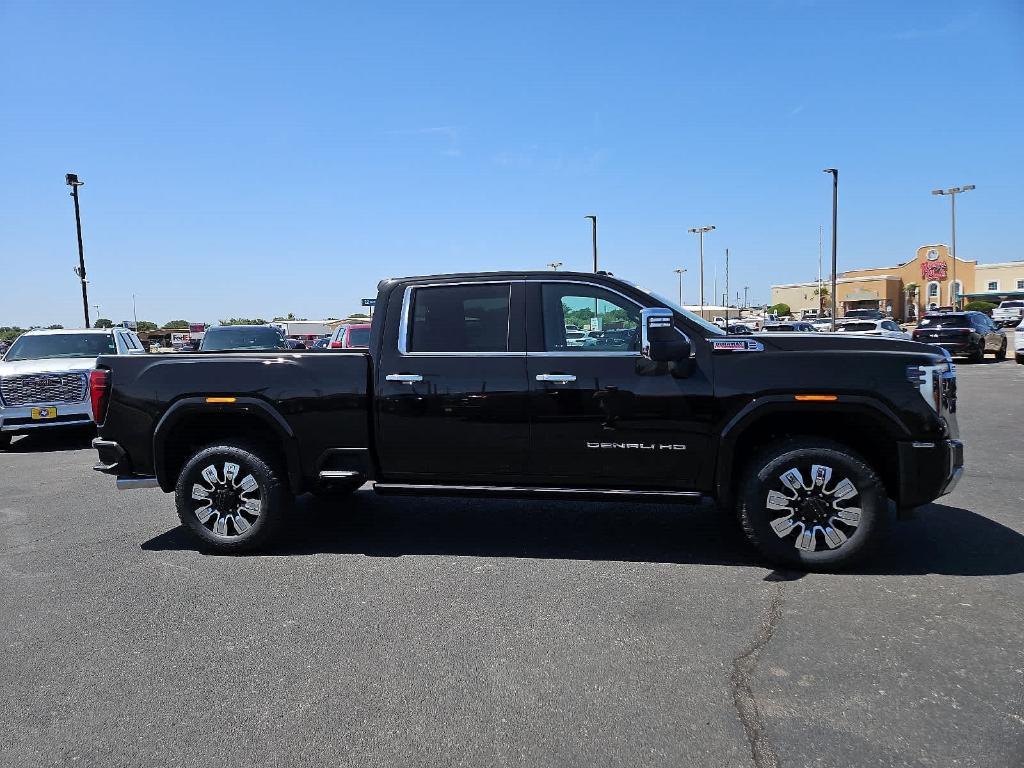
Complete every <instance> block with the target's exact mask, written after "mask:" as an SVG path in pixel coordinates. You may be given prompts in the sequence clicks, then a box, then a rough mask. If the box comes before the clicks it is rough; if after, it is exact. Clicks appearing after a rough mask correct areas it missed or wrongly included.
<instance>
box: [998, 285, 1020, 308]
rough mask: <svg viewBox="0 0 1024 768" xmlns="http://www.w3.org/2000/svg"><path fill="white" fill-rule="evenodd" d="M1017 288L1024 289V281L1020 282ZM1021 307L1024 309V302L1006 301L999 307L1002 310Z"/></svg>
mask: <svg viewBox="0 0 1024 768" xmlns="http://www.w3.org/2000/svg"><path fill="white" fill-rule="evenodd" d="M1017 287H1018V288H1024V280H1018V281H1017ZM1019 307H1024V301H1004V302H1003V303H1002V304H1000V305H999V308H1000V309H1015V308H1019Z"/></svg>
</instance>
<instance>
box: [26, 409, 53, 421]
mask: <svg viewBox="0 0 1024 768" xmlns="http://www.w3.org/2000/svg"><path fill="white" fill-rule="evenodd" d="M56 418H57V409H56V408H33V409H32V420H33V421H45V420H46V419H56Z"/></svg>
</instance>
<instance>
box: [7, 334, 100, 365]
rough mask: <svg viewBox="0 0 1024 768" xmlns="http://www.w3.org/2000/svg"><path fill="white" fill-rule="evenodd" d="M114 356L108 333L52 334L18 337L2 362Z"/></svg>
mask: <svg viewBox="0 0 1024 768" xmlns="http://www.w3.org/2000/svg"><path fill="white" fill-rule="evenodd" d="M116 354H117V348H116V347H115V346H114V337H113V335H111V334H109V333H54V334H46V335H43V336H22V337H20V338H19V339H18V340H17V341H16V342H14V344H13V345H12V346H11V348H10V350H8V352H7V356H6V357H5V358H4V360H7V361H8V362H12V361H14V360H51V359H53V358H58V357H99V356H100V355H116Z"/></svg>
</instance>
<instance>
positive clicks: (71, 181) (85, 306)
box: [64, 173, 89, 328]
mask: <svg viewBox="0 0 1024 768" xmlns="http://www.w3.org/2000/svg"><path fill="white" fill-rule="evenodd" d="M64 183H65V184H67V185H68V186H69V187H71V197H72V198H73V199H74V201H75V229H76V230H77V231H78V266H77V267H76V268H75V274H76V275H78V279H79V280H81V281H82V311H83V312H84V313H85V327H86V328H88V327H89V289H88V287H87V283H86V280H85V247H84V246H83V245H82V212H81V210H79V207H78V188H79V187H80V186H82V185H83V184H85V182H84V181H79V180H78V174H75V173H66V174H64Z"/></svg>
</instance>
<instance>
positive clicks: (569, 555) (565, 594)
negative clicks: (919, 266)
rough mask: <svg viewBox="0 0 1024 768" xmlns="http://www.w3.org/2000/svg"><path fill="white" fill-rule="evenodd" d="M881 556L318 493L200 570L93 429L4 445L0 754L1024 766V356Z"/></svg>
mask: <svg viewBox="0 0 1024 768" xmlns="http://www.w3.org/2000/svg"><path fill="white" fill-rule="evenodd" d="M958 370H959V373H960V409H959V417H960V425H961V431H962V433H963V436H964V438H965V441H966V443H967V462H968V468H967V473H966V476H965V477H964V479H963V481H962V482H961V484H960V486H959V487H958V488H957V489H956V491H954V493H952V494H950V495H949V496H946V497H944V498H942V499H941V500H940V501H939V503H936V504H932V505H930V506H929V507H927V508H925V509H923V510H922V511H921V512H920V513H919V514H918V516H917V517H916V518H915V519H913V520H911V521H907V522H901V523H896V522H895V521H894V522H893V525H892V528H891V530H890V533H889V536H888V537H887V539H886V541H885V542H884V545H883V546H882V547H881V551H880V552H879V554H878V556H877V557H876V558H874V559H873V560H872V561H871V562H870V563H866V564H865V565H864V566H863V567H862V568H860V569H859V570H857V571H856V572H854V573H847V574H842V575H819V574H799V573H788V572H776V571H773V570H771V569H769V568H766V567H763V566H762V565H761V564H759V563H758V562H757V561H756V559H755V558H754V555H753V553H752V551H751V550H750V549H749V548H748V547H747V546H746V544H745V543H744V542H743V540H742V539H741V537H740V536H739V534H738V533H737V531H736V529H735V527H734V526H733V525H732V524H731V523H730V522H729V521H728V520H725V519H723V518H722V517H721V516H719V515H717V514H716V513H715V512H714V511H713V510H710V509H708V508H685V507H684V508H677V507H671V506H667V505H641V506H634V505H631V504H626V503H615V504H593V503H552V502H542V503H539V504H538V503H535V502H519V501H515V502H513V501H508V502H485V501H477V500H471V499H408V498H404V499H403V498H385V497H376V496H374V495H373V494H372V493H371V492H368V491H361V492H360V493H358V494H357V495H356V497H355V498H354V499H352V500H350V501H347V502H344V503H341V504H334V505H331V504H326V503H324V502H322V501H319V500H315V499H312V498H311V497H305V498H303V499H302V500H300V502H299V505H298V509H297V512H296V523H295V525H294V526H293V527H292V529H291V530H290V531H289V533H288V535H287V537H286V539H285V541H284V543H283V544H282V545H281V547H280V548H279V549H278V550H276V551H275V552H274V553H273V554H270V555H265V556H259V557H217V556H206V555H202V554H199V553H198V552H196V551H195V550H194V549H193V547H192V544H191V542H190V541H189V539H188V538H187V537H185V536H184V535H183V534H182V532H181V531H180V530H179V529H178V528H177V527H176V517H175V516H174V511H173V505H172V500H171V497H169V496H165V495H163V494H161V493H159V492H156V491H137V492H131V493H116V492H115V491H114V489H113V484H112V482H111V481H110V479H109V478H106V477H103V476H100V475H97V474H96V473H94V472H92V471H90V466H91V464H92V462H93V459H94V457H93V454H92V452H91V451H90V450H87V449H86V446H87V444H88V443H87V436H82V435H77V436H71V437H68V438H66V439H64V438H62V439H52V438H51V439H47V440H43V439H41V438H38V437H34V438H25V439H22V440H19V441H16V442H15V443H14V445H13V446H12V449H11V451H10V452H8V453H0V578H2V584H3V589H2V592H0V636H2V638H3V659H2V660H0V765H18V766H29V765H44V764H45V765H52V764H70V763H72V762H77V764H80V765H100V764H102V765H143V764H147V765H157V764H158V765H212V764H222V765H261V766H263V765H292V764H315V765H339V766H342V765H424V766H427V765H429V766H437V765H473V766H478V765H485V764H487V765H522V766H535V765H657V766H661V765H672V766H680V765H686V766H703V765H708V766H751V765H756V766H762V767H763V766H775V765H780V766H790V765H791V766H810V765H821V766H835V765H856V766H886V767H888V766H904V765H906V766H925V765H928V766H985V768H989V767H995V766H1014V767H1017V766H1020V765H1021V763H1022V756H1024V710H1022V695H1024V688H1022V670H1024V645H1022V642H1021V634H1022V629H1024V615H1022V614H1024V576H1022V573H1024V472H1022V471H1021V466H1022V461H1024V440H1022V439H1021V436H1020V425H1021V424H1024V398H1022V394H1024V366H1019V365H1015V364H1014V363H1013V362H1012V361H1008V362H1004V363H994V362H993V363H986V364H983V365H976V366H969V365H962V366H959V367H958Z"/></svg>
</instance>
